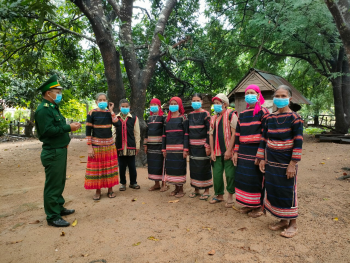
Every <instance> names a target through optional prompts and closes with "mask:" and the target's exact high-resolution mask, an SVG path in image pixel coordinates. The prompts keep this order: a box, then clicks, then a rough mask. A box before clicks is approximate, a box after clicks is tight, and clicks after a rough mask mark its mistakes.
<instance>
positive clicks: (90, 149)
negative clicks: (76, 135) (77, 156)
mask: <svg viewBox="0 0 350 263" xmlns="http://www.w3.org/2000/svg"><path fill="white" fill-rule="evenodd" d="M88 155H89V157H90V158H95V152H94V148H92V145H89V148H88Z"/></svg>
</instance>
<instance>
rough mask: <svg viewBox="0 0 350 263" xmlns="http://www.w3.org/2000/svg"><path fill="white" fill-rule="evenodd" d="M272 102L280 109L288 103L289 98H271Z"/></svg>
mask: <svg viewBox="0 0 350 263" xmlns="http://www.w3.org/2000/svg"><path fill="white" fill-rule="evenodd" d="M273 103H274V104H275V105H276V106H277V108H279V109H281V108H284V107H286V106H288V105H289V98H273Z"/></svg>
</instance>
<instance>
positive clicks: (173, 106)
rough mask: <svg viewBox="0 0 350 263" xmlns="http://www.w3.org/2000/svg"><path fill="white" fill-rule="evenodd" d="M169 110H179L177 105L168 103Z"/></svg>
mask: <svg viewBox="0 0 350 263" xmlns="http://www.w3.org/2000/svg"><path fill="white" fill-rule="evenodd" d="M169 110H170V111H171V112H176V111H178V110H179V105H170V106H169Z"/></svg>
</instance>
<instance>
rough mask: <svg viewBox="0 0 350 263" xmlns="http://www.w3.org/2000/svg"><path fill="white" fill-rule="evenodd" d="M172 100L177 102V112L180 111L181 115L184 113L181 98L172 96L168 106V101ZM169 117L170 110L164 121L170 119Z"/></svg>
mask: <svg viewBox="0 0 350 263" xmlns="http://www.w3.org/2000/svg"><path fill="white" fill-rule="evenodd" d="M172 100H175V101H176V102H177V104H178V105H179V112H180V115H183V114H184V113H185V109H184V106H183V105H182V100H181V99H180V98H179V97H172V98H171V99H170V100H169V106H170V102H171V101H172ZM170 119H171V112H170V111H169V113H168V117H167V118H166V122H168V121H170Z"/></svg>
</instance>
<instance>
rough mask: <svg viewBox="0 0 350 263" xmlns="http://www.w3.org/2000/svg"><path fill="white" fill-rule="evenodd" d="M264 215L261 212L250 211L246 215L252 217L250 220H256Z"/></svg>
mask: <svg viewBox="0 0 350 263" xmlns="http://www.w3.org/2000/svg"><path fill="white" fill-rule="evenodd" d="M263 214H264V212H263V211H251V212H249V213H248V216H250V217H252V218H257V217H259V216H262V215H263Z"/></svg>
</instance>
